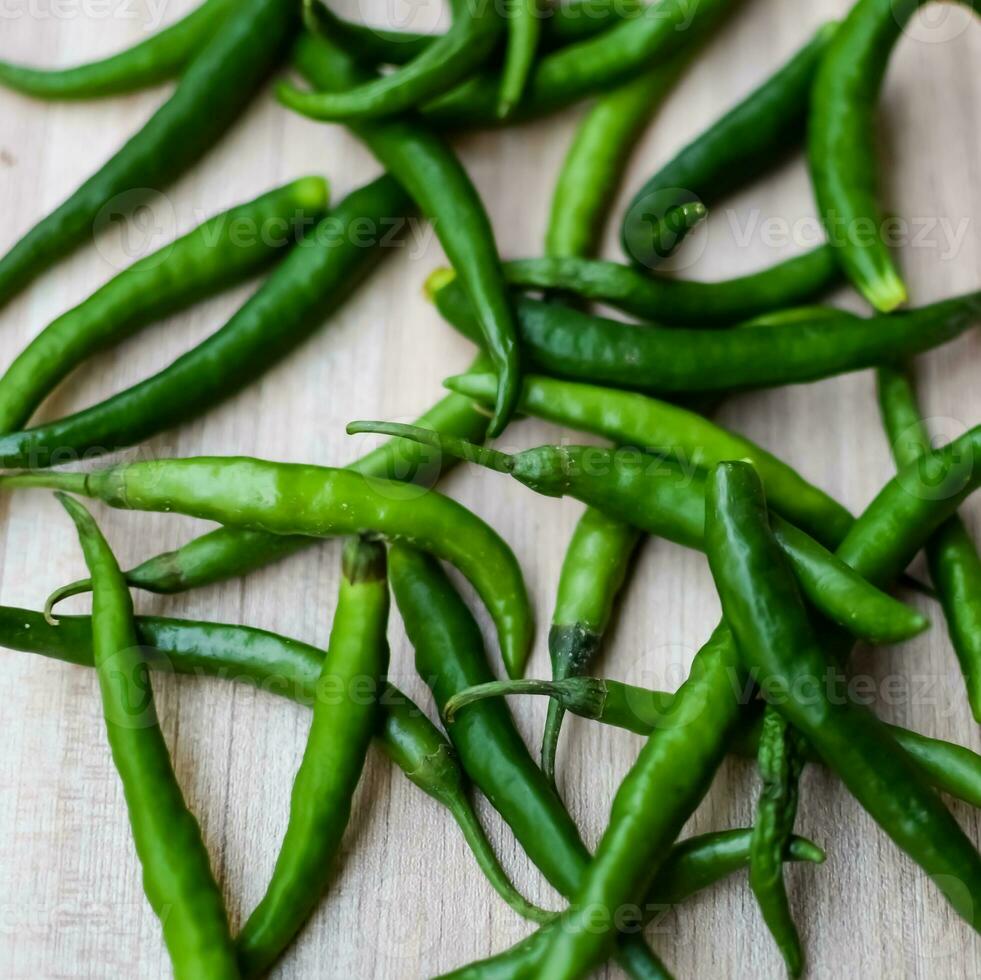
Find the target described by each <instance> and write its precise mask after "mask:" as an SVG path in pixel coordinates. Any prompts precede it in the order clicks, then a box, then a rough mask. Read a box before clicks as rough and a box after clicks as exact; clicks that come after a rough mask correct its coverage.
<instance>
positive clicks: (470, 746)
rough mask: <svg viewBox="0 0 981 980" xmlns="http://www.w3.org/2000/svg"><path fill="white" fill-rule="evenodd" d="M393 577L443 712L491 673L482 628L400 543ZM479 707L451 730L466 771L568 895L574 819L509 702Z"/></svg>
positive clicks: (575, 870)
mask: <svg viewBox="0 0 981 980" xmlns="http://www.w3.org/2000/svg"><path fill="white" fill-rule="evenodd" d="M389 577H390V581H391V585H392V592H393V595H394V597H395V602H396V604H397V606H398V609H399V612H400V613H401V615H402V620H403V622H404V624H405V629H406V632H407V634H408V636H409V641H410V643H411V644H412V647H413V649H414V650H415V656H416V670H417V671H418V673H419V676H420V677H422V679H423V680H424V681H425V682H426V684H427V685H428V686H429V688H430V689H431V690H432V692H433V697H434V698H435V701H436V705H437V707H438V708H439V710H440V711H441V712H442V709H443V705H444V704H445V703H446V702H447V701H448V700H449V699H450V698H451V697H452V696H453V695H454V694H456V693H457V692H459V691H461V690H463V689H465V688H467V687H470V686H472V685H473V684H480V683H483V682H485V681H488V680H491V679H492V678H493V674H492V673H491V669H490V666H489V665H488V663H487V659H486V657H485V655H484V645H483V641H482V638H481V634H480V628H479V627H478V626H477V623H476V622H475V621H474V618H473V616H472V615H471V614H470V611H469V609H467V607H466V605H465V604H464V602H463V600H462V599H461V598H460V596H459V594H458V593H457V591H456V590H455V589H454V588H453V585H452V584H451V582H450V580H449V579H448V578H447V576H446V573H445V572H444V571H443V570H442V568H440V566H439V564H438V563H437V562H435V561H434V560H433V559H432V558H430V557H429V556H427V555H424V554H422V553H421V552H419V551H416V550H415V549H414V548H412V547H409V546H408V545H405V544H402V543H397V544H394V545H393V546H392V548H391V551H390V555H389ZM474 708H475V710H472V711H465V712H460V714H459V715H458V716H457V718H456V720H455V721H454V723H453V724H452V725H451V726H450V727H449V728H448V731H449V735H450V739H451V740H452V742H453V744H454V746H455V748H456V750H457V753H458V754H459V756H460V760H461V762H462V763H463V768H464V770H465V771H466V773H467V775H468V776H469V777H470V778H471V779H472V780H473V781H474V784H475V785H476V786H477V787H478V788H479V789H480V791H481V792H482V793H483V794H484V795H485V796H486V797H487V799H488V800H490V802H491V804H492V805H493V806H494V808H495V809H496V810H497V811H498V812H499V813H500V814H501V816H502V817H503V818H504V820H505V821H506V822H507V824H508V826H509V827H510V828H511V830H512V831H513V832H514V835H515V837H516V838H517V840H518V842H519V843H520V844H521V846H522V848H524V850H525V852H526V853H527V854H528V856H529V858H531V860H532V861H533V862H534V863H535V865H536V866H537V867H538V868H539V869H540V870H541V871H542V873H543V874H544V875H545V877H546V878H547V879H548V880H549V881H550V882H551V883H552V884H553V885H554V886H555V888H556V889H557V890H558V891H560V892H561V893H563V894H564V895H569V894H571V893H572V892H573V891H574V890H575V888H576V887H577V885H578V882H579V879H580V877H581V875H582V873H583V871H584V870H585V868H586V866H587V865H588V864H589V852H588V851H587V850H586V846H585V844H583V842H582V839H581V838H580V836H579V831H578V829H577V828H576V825H575V823H574V822H573V820H572V818H571V817H570V816H569V814H568V812H567V811H566V809H565V807H564V806H563V804H562V801H561V800H560V799H559V797H558V795H557V794H556V792H555V790H554V788H553V787H552V785H551V784H550V783H549V781H548V779H546V778H545V776H544V774H543V773H542V771H541V770H540V769H539V768H538V767H537V766H536V765H535V763H534V760H533V759H532V758H531V755H530V754H529V752H528V749H527V747H526V746H525V743H524V741H523V740H522V738H521V735H520V734H519V733H518V730H517V728H515V725H514V720H513V719H512V717H511V714H510V712H509V711H508V708H507V705H506V704H504V703H503V702H501V701H498V702H488V703H486V704H481V705H475V706H474ZM623 945H624V946H625V947H634V948H635V952H634V953H633V954H632V955H635V956H639V957H640V959H641V961H643V960H644V959H645V956H644V946H643V942H642V941H641V940H640V939H639V938H637V937H634V938H632V939H625V940H624V941H623ZM623 955H628V954H627V953H624V954H623ZM621 962H623V960H622V959H621ZM635 975H641V976H642V975H644V974H642V973H641V974H635Z"/></svg>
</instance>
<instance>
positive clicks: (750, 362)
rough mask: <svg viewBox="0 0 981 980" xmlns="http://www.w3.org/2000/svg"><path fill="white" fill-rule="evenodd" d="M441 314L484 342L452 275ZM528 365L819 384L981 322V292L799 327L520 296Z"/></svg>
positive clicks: (728, 382) (625, 378) (442, 286)
mask: <svg viewBox="0 0 981 980" xmlns="http://www.w3.org/2000/svg"><path fill="white" fill-rule="evenodd" d="M430 291H431V295H433V297H434V299H435V302H436V306H437V308H438V309H439V311H440V313H441V314H442V315H443V317H444V318H445V319H446V320H447V321H449V323H450V324H451V325H452V326H454V327H456V329H457V330H459V331H460V332H461V333H462V334H464V336H466V337H468V338H470V340H473V341H474V342H476V343H480V342H481V334H480V331H479V329H478V328H477V325H476V323H475V322H474V319H473V314H472V312H471V311H470V309H469V307H468V304H467V301H466V297H465V295H464V294H463V291H462V290H461V289H460V288H459V287H455V286H454V284H453V280H450V281H446V279H445V277H443V278H441V279H439V280H437V281H433V280H432V279H431V280H430ZM513 302H514V307H515V310H516V312H517V315H518V332H519V337H520V340H521V345H522V348H523V354H524V359H525V362H526V363H527V365H528V368H529V369H537V370H539V371H541V372H542V373H545V374H551V375H556V376H559V377H566V378H573V379H576V380H583V381H593V382H598V383H605V384H610V385H615V386H617V387H621V388H634V389H639V390H644V391H655V392H658V391H659V392H662V393H664V392H706V391H732V390H736V389H744V388H759V387H766V386H771V385H784V384H799V383H801V382H805V381H817V380H818V379H820V378H827V377H830V376H831V375H834V374H842V373H845V372H848V371H858V370H861V369H863V368H867V367H874V366H876V365H877V364H879V363H881V362H883V361H886V360H896V359H898V358H905V357H908V356H910V355H912V354H916V353H919V352H920V351H924V350H929V349H930V348H932V347H937V346H939V345H940V344H944V343H946V342H947V341H949V340H953V339H954V338H955V337H957V336H958V335H959V334H962V333H964V332H965V331H966V330H968V329H970V328H971V327H972V326H974V325H975V324H977V322H978V320H979V318H981V293H978V292H975V293H968V294H966V295H964V296H959V297H956V298H954V299H948V300H944V301H942V302H939V303H933V304H931V305H929V306H923V307H920V308H919V309H916V310H910V311H909V312H905V313H901V314H897V315H893V316H877V317H872V318H871V319H868V320H861V319H856V317H855V316H854V315H853V314H850V313H845V312H843V311H842V312H841V313H839V315H837V316H834V317H829V316H827V315H821V316H817V315H815V317H814V319H813V320H803V321H802V322H799V323H797V324H796V325H795V328H794V329H793V330H787V329H786V327H785V324H782V323H768V324H764V325H757V326H754V328H753V329H752V330H691V329H668V328H664V327H657V326H649V327H645V328H644V329H643V330H638V329H637V327H636V326H635V325H633V324H626V323H622V322H620V321H618V320H608V319H605V318H603V317H598V316H590V315H589V314H587V313H582V312H580V311H579V310H574V309H568V308H565V307H562V306H556V305H554V304H549V303H543V302H541V301H539V300H533V299H529V298H527V297H523V296H518V297H515V299H514V301H513Z"/></svg>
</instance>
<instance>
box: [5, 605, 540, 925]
mask: <svg viewBox="0 0 981 980" xmlns="http://www.w3.org/2000/svg"><path fill="white" fill-rule="evenodd" d="M136 634H137V638H138V640H139V644H140V647H141V649H142V650H143V653H144V654H145V656H146V663H147V666H148V667H149V668H150V669H151V670H153V669H160V670H163V671H164V672H174V671H176V672H177V673H179V674H190V675H192V676H208V677H219V678H221V679H222V680H230V681H238V682H241V683H246V684H251V685H253V686H255V687H257V688H258V689H259V690H262V691H266V692H268V693H270V694H277V695H280V696H282V697H287V698H289V699H290V700H292V701H296V702H297V703H299V704H303V705H306V706H307V707H313V705H314V703H315V701H316V697H317V684H318V679H319V677H320V672H321V670H322V668H323V663H324V651H323V650H318V649H317V648H316V647H312V646H308V645H307V644H306V643H301V642H300V641H299V640H291V639H287V638H286V637H284V636H278V635H277V634H275V633H268V632H266V631H265V630H257V629H251V628H249V627H247V626H226V625H225V624H223V623H201V622H192V621H190V620H183V619H160V618H156V617H150V616H138V617H137V618H136ZM0 646H2V647H7V648H8V649H11V650H21V651H24V652H27V653H37V654H41V655H42V656H45V657H52V658H54V659H56V660H61V661H64V662H65V663H70V664H76V665H78V666H81V667H92V666H94V660H93V652H92V620H91V618H90V617H88V616H63V617H60V618H59V620H58V625H57V626H53V625H51V624H50V623H49V622H47V620H46V619H45V617H44V615H43V614H42V613H39V612H32V611H31V610H29V609H16V608H13V607H10V606H0ZM379 709H380V715H381V717H380V720H379V724H378V728H377V730H376V731H375V739H376V741H377V743H378V745H379V747H380V748H381V749H382V751H383V752H384V753H385V754H386V755H387V756H388V757H389V758H390V759H391V760H392V761H393V762H394V763H395V764H396V765H397V766H398V767H399V768H400V769H401V770H402V772H403V773H404V775H405V776H406V778H407V779H409V780H410V781H411V782H412V783H414V784H415V785H416V786H418V787H419V788H420V789H421V790H422V791H423V792H424V793H426V794H427V795H428V796H431V797H432V798H433V799H434V800H436V801H437V802H438V803H440V804H441V805H442V806H444V807H446V809H447V810H448V811H449V813H450V815H451V816H452V817H453V819H454V820H455V821H456V823H457V825H458V826H459V828H460V831H461V832H462V834H463V836H464V839H465V840H466V842H467V845H468V846H469V847H470V850H471V851H472V852H473V855H474V858H475V859H476V861H477V864H478V866H479V867H480V869H481V870H482V871H483V873H484V875H485V876H486V878H487V880H488V881H489V882H490V884H491V885H492V886H493V887H494V889H495V890H496V891H497V893H498V894H499V895H500V896H501V897H502V898H503V899H504V901H505V902H507V904H508V905H510V906H511V908H513V909H514V910H515V912H517V913H518V914H519V915H521V916H523V917H524V918H527V919H531V920H532V921H535V922H541V921H544V920H546V919H548V918H550V917H551V913H548V912H545V911H544V910H542V909H539V908H537V907H536V906H534V905H532V904H531V903H530V902H529V901H528V900H527V899H525V898H524V897H523V896H522V895H521V894H520V893H519V892H518V891H517V889H516V888H515V887H514V885H513V884H512V883H511V881H510V879H509V878H508V876H507V874H506V872H505V871H504V869H503V868H502V867H501V865H500V862H499V861H498V860H497V857H496V855H495V854H494V849H493V848H492V847H491V844H490V841H488V839H487V835H486V834H485V833H484V830H483V827H482V826H481V824H480V820H479V818H478V817H477V814H476V812H475V811H474V808H473V804H472V802H471V800H470V795H469V783H468V780H467V778H466V776H464V774H463V770H462V769H461V768H460V763H459V761H458V760H457V757H456V753H455V752H454V750H453V746H452V745H450V743H449V741H448V740H447V738H446V736H445V735H443V734H442V732H440V730H439V729H438V728H437V727H436V726H435V725H434V724H433V723H432V722H431V721H430V720H429V719H428V718H427V717H426V715H425V713H424V712H423V711H422V710H421V709H420V708H419V707H417V706H416V705H415V704H414V703H413V702H412V700H411V699H410V698H409V697H408V696H407V695H406V694H403V693H402V691H400V690H398V688H395V687H393V686H392V685H391V684H386V685H385V686H384V688H383V689H382V694H381V697H380V698H379Z"/></svg>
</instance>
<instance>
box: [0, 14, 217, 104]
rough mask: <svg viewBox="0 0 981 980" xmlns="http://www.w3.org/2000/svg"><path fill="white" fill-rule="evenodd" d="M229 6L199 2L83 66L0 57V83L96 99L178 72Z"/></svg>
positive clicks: (50, 95)
mask: <svg viewBox="0 0 981 980" xmlns="http://www.w3.org/2000/svg"><path fill="white" fill-rule="evenodd" d="M232 9H234V4H232V2H231V0H204V2H203V3H202V4H201V6H200V7H197V8H196V9H194V10H192V11H191V12H190V13H189V14H188V15H187V16H186V17H183V18H181V19H180V20H179V21H177V22H176V23H174V24H171V25H170V26H169V27H165V28H164V29H163V30H162V31H160V32H159V33H157V34H154V35H153V37H148V38H147V39H146V40H145V41H141V42H140V43H139V44H135V45H133V47H131V48H127V49H126V50H125V51H120V52H119V53H118V54H114V55H111V56H110V57H108V58H102V59H100V60H99V61H93V62H90V63H89V64H85V65H75V66H73V67H71V68H31V67H28V66H27V65H17V64H13V63H11V62H9V61H0V85H2V86H4V88H9V89H13V90H14V91H15V92H22V93H23V94H24V95H33V96H35V97H37V98H39V99H98V98H102V97H103V96H106V95H120V94H122V93H125V92H136V91H138V90H139V89H141V88H147V87H148V86H150V85H156V84H158V83H159V82H166V81H168V80H170V79H171V78H174V77H176V76H177V75H179V74H180V73H181V72H182V71H183V70H184V68H185V67H186V66H187V64H188V63H189V62H190V61H191V60H192V59H193V58H194V57H195V56H196V55H197V54H198V52H200V51H201V49H202V48H203V47H204V46H205V45H206V44H207V43H208V41H210V40H211V38H212V37H213V36H214V35H215V34H216V33H217V32H218V29H219V28H220V27H221V26H222V25H223V24H224V22H225V21H226V20H227V18H228V15H229V12H230V11H231V10H232Z"/></svg>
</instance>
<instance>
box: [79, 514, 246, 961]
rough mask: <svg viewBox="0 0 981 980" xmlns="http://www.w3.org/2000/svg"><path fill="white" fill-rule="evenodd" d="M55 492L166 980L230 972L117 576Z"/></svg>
mask: <svg viewBox="0 0 981 980" xmlns="http://www.w3.org/2000/svg"><path fill="white" fill-rule="evenodd" d="M60 498H61V501H62V503H63V504H64V506H65V509H66V510H67V511H68V513H69V515H70V516H71V518H72V520H73V521H74V522H75V526H76V528H77V530H78V536H79V541H80V542H81V545H82V551H83V553H84V555H85V561H86V564H87V565H88V567H89V572H90V574H91V575H92V581H93V596H92V633H91V646H92V651H93V661H94V663H95V667H96V671H97V673H98V676H99V689H100V691H101V692H102V708H103V712H104V714H105V722H106V734H107V736H108V739H109V748H110V750H111V751H112V761H113V763H114V765H115V767H116V770H117V772H118V773H119V778H120V782H121V783H122V786H123V793H124V795H125V797H126V808H127V810H128V811H129V822H130V828H131V830H132V833H133V843H134V844H135V846H136V853H137V856H138V857H139V859H140V865H141V866H142V869H143V890H144V891H145V892H146V897H147V899H148V900H149V902H150V905H151V906H152V907H153V911H154V912H155V913H156V915H157V917H158V918H159V919H160V924H161V926H162V928H163V936H164V942H165V943H166V944H167V951H168V952H169V953H170V959H171V962H172V964H173V968H174V976H175V978H176V980H201V978H203V977H209V978H210V977H214V978H228V980H233V978H236V977H238V976H239V971H238V968H237V966H236V963H235V950H234V946H233V944H232V940H231V935H230V934H229V930H228V917H227V915H226V914H225V906H224V902H223V901H222V897H221V892H220V891H219V889H218V885H217V884H216V883H215V879H214V875H213V874H212V871H211V863H210V861H209V859H208V852H207V850H206V849H205V846H204V841H203V840H202V839H201V830H200V828H199V827H198V822H197V820H195V818H194V816H193V814H192V813H191V812H190V811H189V810H188V808H187V804H186V803H185V802H184V796H183V794H182V793H181V788H180V786H179V784H178V782H177V778H176V776H175V775H174V769H173V766H172V764H171V761H170V753H169V751H168V750H167V744H166V742H165V741H164V738H163V734H162V733H161V731H160V724H159V722H158V721H157V715H156V710H155V708H154V704H153V690H152V688H151V686H150V678H149V676H148V673H149V672H148V670H147V664H146V660H145V658H144V655H143V652H142V650H141V649H140V646H139V640H138V638H137V634H136V628H135V625H134V621H133V603H132V600H131V599H130V595H129V590H128V589H127V587H126V581H125V579H124V578H123V575H122V572H121V571H120V570H119V565H118V564H117V563H116V559H115V557H114V556H113V554H112V552H111V551H110V549H109V545H108V544H107V543H106V540H105V538H103V536H102V534H101V533H100V531H99V529H98V527H97V526H96V524H95V521H94V520H92V517H91V516H90V515H89V513H88V511H86V510H85V508H84V507H83V506H82V505H81V504H80V503H78V502H77V501H75V500H73V499H71V498H70V497H66V496H64V495H60Z"/></svg>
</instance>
